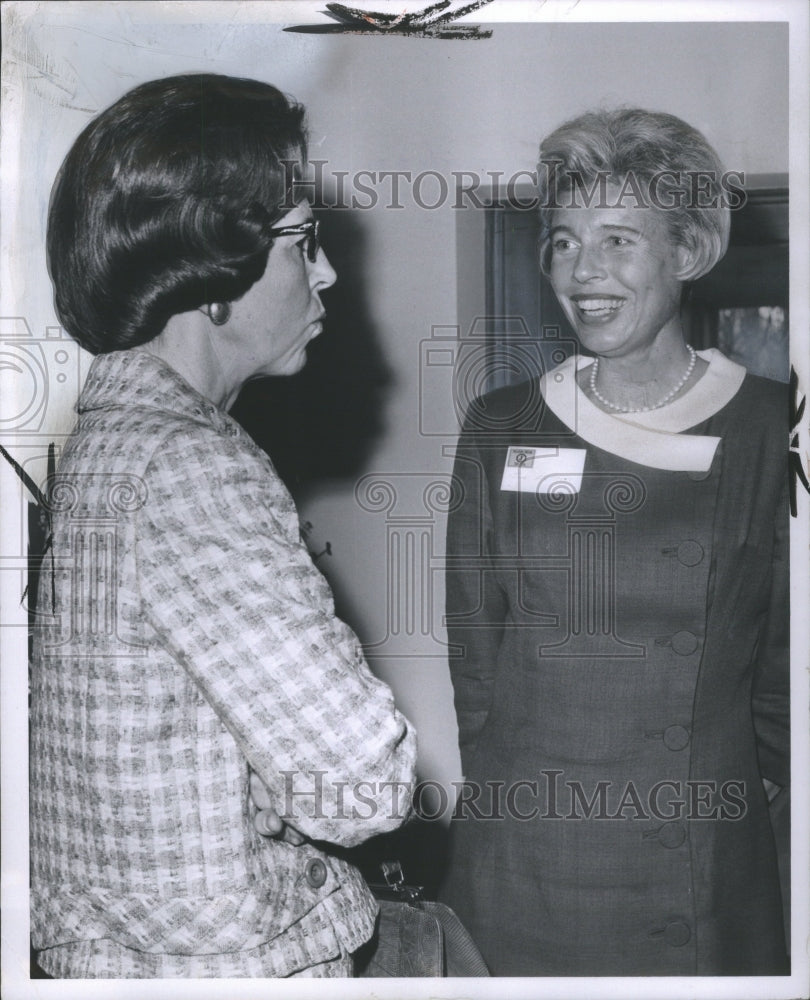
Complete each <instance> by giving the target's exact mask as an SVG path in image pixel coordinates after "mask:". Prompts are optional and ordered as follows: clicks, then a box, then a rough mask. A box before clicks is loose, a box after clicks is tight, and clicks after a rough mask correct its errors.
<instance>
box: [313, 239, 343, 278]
mask: <svg viewBox="0 0 810 1000" xmlns="http://www.w3.org/2000/svg"><path fill="white" fill-rule="evenodd" d="M312 274H313V276H314V278H315V285H316V286H317V287H318V288H329V287H330V286H331V285H334V283H335V282H336V281H337V273H336V272H335V269H334V268H333V267H332V265H331V264H330V263H329V258H328V257H327V256H326V252H325V251H324V249H323V247H319V248H318V256H317V257H316V258H315V263H314V264H313V265H312Z"/></svg>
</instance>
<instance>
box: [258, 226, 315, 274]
mask: <svg viewBox="0 0 810 1000" xmlns="http://www.w3.org/2000/svg"><path fill="white" fill-rule="evenodd" d="M319 227H320V222H318V221H317V220H316V219H309V220H308V221H307V222H302V223H300V224H299V225H297V226H279V227H278V228H276V229H266V230H265V234H266V235H267V236H271V237H273V239H275V238H276V237H277V236H303V237H304V251H305V253H306V255H307V260H308V261H309V262H310V264H314V263H315V261H316V260H317V258H318V250H319V249H320V246H321V244H320V241H319V240H318V229H319Z"/></svg>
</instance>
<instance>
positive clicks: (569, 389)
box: [541, 349, 745, 472]
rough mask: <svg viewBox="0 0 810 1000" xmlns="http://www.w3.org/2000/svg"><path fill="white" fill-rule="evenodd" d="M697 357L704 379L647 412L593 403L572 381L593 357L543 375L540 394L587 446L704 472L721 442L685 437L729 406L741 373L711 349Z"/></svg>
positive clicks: (662, 465) (635, 459)
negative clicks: (620, 411) (607, 410)
mask: <svg viewBox="0 0 810 1000" xmlns="http://www.w3.org/2000/svg"><path fill="white" fill-rule="evenodd" d="M698 355H699V356H700V357H701V358H703V360H704V361H707V362H708V364H709V368H708V369H707V371H706V372H705V373H704V375H703V378H701V379H700V380H699V381H698V382H696V383H695V385H694V386H693V387H692V388H691V389H689V390H688V391H687V392H685V393H684V394H683V396H680V397H679V398H678V399H676V400H674V401H673V402H672V403H669V404H668V405H667V406H663V407H661V409H659V410H650V411H648V412H646V413H626V414H618V413H617V414H613V413H605V411H604V410H601V409H600V408H599V407H598V406H596V405H595V404H594V403H592V402H591V400H590V399H589V398H588V397H587V396H586V395H585V393H584V392H583V391H582V390H581V389H580V388H579V386H578V385H577V380H576V373H577V371H578V370H579V369H580V368H585V367H587V366H588V365H590V364H592V363H593V361H592V359H591V358H585V357H570V358H568V359H567V360H566V361H564V362H563V363H562V364H561V365H559V366H558V367H557V368H554V369H552V370H551V371H550V372H548V373H547V374H546V375H544V376H543V378H542V379H541V389H542V392H543V396H544V398H545V401H546V403H547V405H548V407H549V409H550V410H552V412H553V413H555V414H556V415H557V416H558V417H559V418H560V420H562V422H563V423H564V424H565V425H566V426H567V427H569V428H570V429H571V430H572V431H574V432H575V433H576V434H577V435H579V437H581V438H582V439H583V440H585V441H587V442H588V443H589V444H593V445H596V446H597V447H598V448H602V449H603V450H604V451H609V452H611V453H612V454H614V455H619V456H620V457H621V458H625V459H627V460H628V461H631V462H638V463H639V464H641V465H647V466H650V467H651V468H654V469H670V470H673V471H685V472H706V471H708V469H709V467H710V466H711V463H712V459H713V458H714V453H715V451H716V450H717V446H718V444H719V443H720V438H717V437H709V436H707V435H703V434H684V433H683V432H684V431H685V430H687V429H688V428H690V427H695V426H697V425H698V424H700V423H702V422H703V421H704V420H708V418H709V417H711V416H712V415H713V414H715V413H717V412H718V410H720V409H722V408H723V407H724V406H725V405H726V404H727V403H728V402H730V401H731V399H732V398H733V397H734V396H735V394H736V393H737V391H738V389H739V388H740V386H741V385H742V382H743V379H744V378H745V368H743V367H742V366H741V365H738V364H735V363H734V362H733V361H730V360H729V359H728V358H726V357H725V356H724V355H723V354H721V353H720V352H719V351H717V350H714V349H712V350H708V351H698Z"/></svg>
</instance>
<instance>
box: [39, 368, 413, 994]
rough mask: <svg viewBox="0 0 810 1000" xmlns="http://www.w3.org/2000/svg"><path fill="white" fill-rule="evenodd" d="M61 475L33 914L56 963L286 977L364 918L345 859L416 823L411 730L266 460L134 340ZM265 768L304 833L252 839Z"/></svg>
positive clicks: (44, 954)
mask: <svg viewBox="0 0 810 1000" xmlns="http://www.w3.org/2000/svg"><path fill="white" fill-rule="evenodd" d="M77 409H78V414H79V421H78V424H77V427H76V430H75V431H74V433H73V435H72V437H71V439H70V440H69V442H68V444H67V446H66V448H65V450H64V453H63V455H62V457H61V461H60V464H59V468H58V472H57V475H56V478H55V480H54V481H53V482H52V483H51V484H50V505H51V510H52V519H53V554H54V561H53V575H54V580H53V586H54V589H55V607H53V609H51V587H52V581H51V574H50V573H45V574H44V575H43V576H44V578H43V581H42V583H41V594H40V605H39V606H40V609H41V612H42V621H41V623H40V626H39V627H38V628H37V631H36V636H35V652H34V656H33V665H32V676H31V698H32V714H31V727H32V729H31V779H30V781H31V850H32V855H31V926H32V937H33V943H34V947H35V948H36V949H37V950H38V951H39V952H40V955H39V960H40V964H41V965H42V967H43V968H44V969H45V970H46V971H47V972H49V973H50V974H51V975H53V976H57V977H98V976H102V977H104V976H109V977H117V976H122V977H124V976H128V977H164V976H165V977H175V976H176V977H186V978H188V977H200V976H287V975H293V974H296V973H299V972H301V971H302V970H304V971H305V970H307V969H311V968H312V967H315V966H323V964H324V963H326V965H327V966H328V964H329V962H330V961H333V960H335V961H338V962H339V961H340V960H341V956H346V955H347V954H348V953H350V952H352V951H354V950H355V949H356V948H358V947H359V946H360V945H361V944H362V943H363V942H364V941H366V940H367V939H368V938H369V937H370V936H371V934H372V931H373V926H374V920H375V916H376V905H375V903H374V900H373V898H372V897H371V895H370V893H369V891H368V889H367V888H366V886H365V883H364V882H363V880H362V878H361V877H360V875H359V873H358V872H357V871H356V870H355V869H354V868H353V867H351V866H350V865H348V864H346V863H345V862H344V861H342V860H338V859H336V858H335V857H333V856H331V855H330V854H329V850H328V847H327V845H326V844H325V843H324V842H330V843H333V844H337V845H342V846H352V845H355V844H358V843H360V842H361V841H363V840H365V839H367V838H368V837H371V836H373V835H375V834H378V833H382V832H384V831H387V830H391V829H394V828H396V827H398V826H399V825H401V823H402V822H403V821H404V820H405V818H406V817H407V816H408V814H409V810H410V786H411V783H412V781H413V779H414V763H415V753H416V747H415V734H414V732H413V730H412V728H411V727H410V725H409V723H408V722H407V721H406V720H405V719H404V718H403V716H402V715H401V714H400V713H399V712H398V711H397V710H396V708H395V707H394V703H393V698H392V694H391V692H390V690H389V689H388V687H387V686H386V685H384V684H383V683H382V682H380V681H379V680H377V679H376V678H375V677H374V676H373V675H372V674H371V672H370V670H369V668H368V666H367V665H366V663H365V661H364V658H363V654H362V651H361V648H360V644H359V641H358V640H357V638H356V637H355V636H354V634H353V633H352V632H351V630H350V629H349V628H348V627H347V626H346V625H345V624H343V623H342V622H341V621H340V620H339V619H337V618H336V617H335V614H334V607H333V602H332V597H331V593H330V591H329V587H328V585H327V583H326V581H325V580H324V578H323V577H322V575H321V574H320V573H319V572H318V570H317V569H316V568H315V567H314V566H313V564H312V561H311V559H310V556H309V554H308V552H307V550H306V548H305V546H304V545H303V544H302V542H301V538H300V532H299V524H298V518H297V514H296V510H295V507H294V505H293V502H292V499H291V497H290V496H289V494H288V493H287V491H286V489H285V488H284V486H283V485H282V483H281V482H280V480H279V479H278V477H277V475H276V474H275V471H274V469H273V467H272V465H271V463H270V461H269V459H268V458H267V457H266V455H264V453H262V452H261V451H260V450H259V449H258V448H257V447H256V446H255V445H254V444H253V442H252V441H251V440H250V438H249V437H248V435H246V434H245V432H244V431H243V430H242V429H241V428H240V427H239V426H238V425H237V424H236V423H235V422H234V421H233V420H232V419H231V418H230V417H228V416H227V415H226V414H225V413H223V412H222V411H221V410H219V409H218V408H217V407H215V406H214V405H213V404H212V403H210V402H209V401H208V400H206V399H205V398H203V397H202V396H200V395H199V394H198V393H197V392H196V391H195V390H194V389H192V388H191V387H190V386H189V385H188V384H187V383H186V382H185V381H184V380H183V379H182V378H180V377H179V376H178V375H177V374H176V373H175V372H174V371H173V370H172V369H170V368H169V367H167V366H166V365H164V364H163V363H162V362H160V361H158V360H157V359H155V358H153V357H151V356H150V355H148V354H146V353H144V352H141V351H128V352H120V353H113V354H108V355H103V356H100V357H98V358H97V359H96V360H95V361H94V363H93V365H92V367H91V370H90V373H89V375H88V378H87V382H86V384H85V387H84V390H83V392H82V394H81V397H80V400H79V403H78V407H77ZM250 769H253V770H254V771H255V772H256V773H257V774H258V775H259V776H260V777H261V779H262V780H263V781H264V783H265V784H266V785H267V787H268V788H269V790H270V791H271V793H272V794H273V795H274V797H275V801H276V803H277V806H278V808H279V812H281V813H282V814H283V815H285V816H286V817H287V818H289V819H290V820H291V822H292V823H293V824H294V825H295V826H296V827H297V828H298V829H299V830H300V831H301V832H302V833H304V834H305V836H306V838H307V839H306V841H305V843H304V845H303V846H300V847H295V846H291V845H289V844H287V843H285V842H283V841H280V840H276V839H269V838H264V837H262V836H260V835H259V834H258V833H257V832H256V831H255V829H254V826H253V817H254V815H255V807H254V806H253V805H252V803H251V801H250V796H249V770H250Z"/></svg>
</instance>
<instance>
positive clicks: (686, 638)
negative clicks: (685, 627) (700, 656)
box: [672, 631, 698, 656]
mask: <svg viewBox="0 0 810 1000" xmlns="http://www.w3.org/2000/svg"><path fill="white" fill-rule="evenodd" d="M672 648H673V649H674V650H675V652H676V653H677V654H678V655H679V656H689V654H690V653H694V651H695V650H696V649H697V648H698V640H697V636H696V635H695V633H694V632H686V631H684V632H676V633H675V635H673V637H672Z"/></svg>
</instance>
